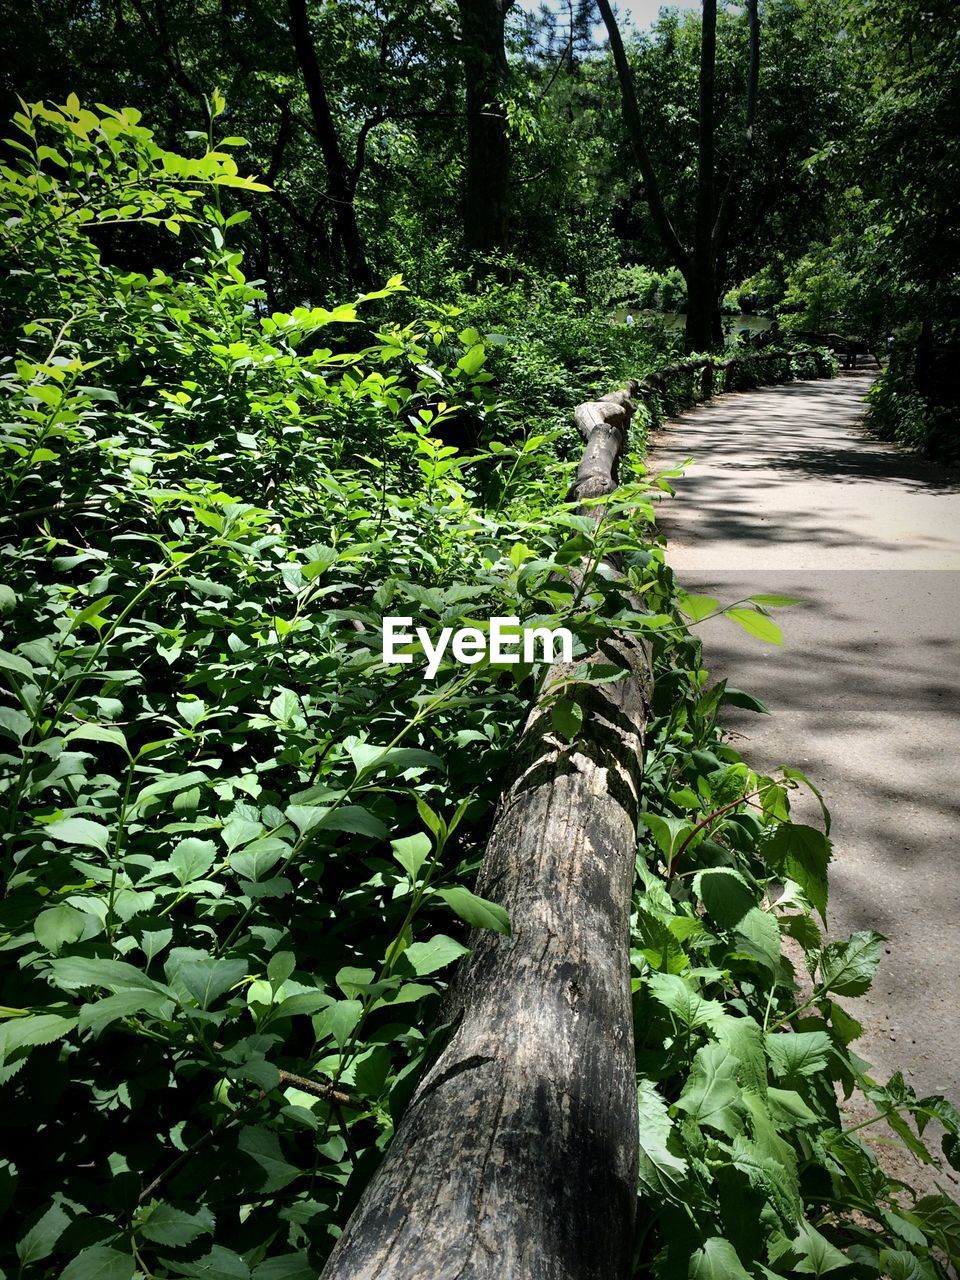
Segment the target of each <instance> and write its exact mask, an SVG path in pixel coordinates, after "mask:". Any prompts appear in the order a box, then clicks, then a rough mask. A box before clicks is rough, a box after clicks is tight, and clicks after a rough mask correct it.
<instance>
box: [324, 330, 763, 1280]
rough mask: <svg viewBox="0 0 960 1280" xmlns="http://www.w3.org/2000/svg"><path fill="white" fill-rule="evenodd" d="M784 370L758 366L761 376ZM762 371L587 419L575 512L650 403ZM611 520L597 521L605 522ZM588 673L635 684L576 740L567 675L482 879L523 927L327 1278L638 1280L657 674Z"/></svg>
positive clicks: (610, 692) (461, 1005) (480, 985)
mask: <svg viewBox="0 0 960 1280" xmlns="http://www.w3.org/2000/svg"><path fill="white" fill-rule="evenodd" d="M784 358H785V356H784V353H782V352H779V353H772V354H766V355H764V354H760V355H751V356H750V357H748V358H747V359H748V361H749V362H750V367H751V368H754V369H756V368H757V363H756V362H757V361H759V362H760V365H759V367H760V368H761V369H762V368H763V366H764V365H768V364H770V362H771V361H772V360H773V359H779V360H781V361H782V360H783V359H784ZM744 363H745V362H744V359H743V358H741V357H732V358H730V359H727V360H719V361H718V360H712V359H703V360H693V361H685V362H683V363H680V364H677V365H671V366H669V367H668V368H666V369H661V370H659V371H658V372H656V373H654V374H651V375H650V376H649V377H648V378H646V379H645V380H644V381H643V382H631V383H630V384H629V385H628V386H627V387H626V388H625V389H624V390H623V391H618V392H613V393H612V394H611V395H608V396H604V397H602V398H601V399H599V400H596V401H590V402H588V403H586V404H582V405H580V406H578V408H577V409H576V410H575V412H574V421H575V423H576V426H577V429H578V430H579V432H580V434H581V436H582V437H583V439H584V442H585V447H584V451H583V456H582V459H581V462H580V465H579V468H578V470H577V475H576V478H575V480H574V483H573V486H572V488H571V492H570V494H569V495H568V496H569V498H570V500H572V501H577V502H581V503H583V502H585V501H586V500H587V499H596V498H603V497H605V496H607V495H609V494H611V493H612V492H613V491H614V490H615V489H616V487H617V483H618V467H619V462H620V459H621V457H622V454H623V451H624V447H625V444H626V439H627V431H628V426H629V423H630V419H631V417H632V415H633V413H634V412H635V408H636V404H637V402H638V401H642V400H644V399H646V400H647V401H648V402H650V401H651V400H653V399H656V400H659V399H660V398H661V397H662V396H663V395H664V394H667V393H668V391H669V386H670V384H671V382H672V381H674V380H675V379H677V378H681V379H686V378H688V377H689V376H690V375H691V374H693V375H697V374H699V375H700V380H699V386H698V390H699V392H700V394H701V395H703V394H710V392H711V390H712V389H713V387H714V381H715V379H716V378H717V375H718V373H722V378H723V384H724V385H727V384H728V383H730V382H731V380H732V379H733V378H734V376H735V375H736V373H737V370H738V365H740V366H742V365H744ZM771 368H772V366H771ZM731 371H733V372H731ZM740 372H744V370H743V369H742V368H741V369H740ZM602 510H603V508H602V505H601V504H598V505H591V506H583V507H581V508H580V511H581V513H582V514H585V515H589V516H590V517H592V518H593V519H599V518H600V515H601V513H602ZM613 568H614V569H615V568H616V567H615V566H613ZM638 607H640V606H639V604H638ZM588 661H590V662H602V663H604V664H606V665H610V664H613V665H615V666H618V667H620V668H621V669H622V671H623V673H624V674H623V678H622V679H621V680H619V681H617V682H614V683H604V684H598V683H590V682H588V681H580V682H578V683H577V684H575V685H573V686H571V685H569V684H567V685H566V687H565V688H564V697H566V698H571V697H572V698H575V700H576V701H577V702H578V703H579V704H580V706H581V708H582V709H583V722H582V725H581V728H580V730H579V732H578V733H577V735H576V738H575V740H574V741H573V742H567V741H566V740H564V739H563V738H561V737H560V736H559V735H558V734H557V733H556V731H555V729H554V727H553V724H552V721H551V716H550V700H551V697H552V696H553V695H554V694H555V692H556V688H557V684H558V682H560V681H569V680H570V677H571V675H572V674H573V673H572V671H571V668H570V667H568V666H565V665H564V664H562V663H558V664H555V665H554V666H553V667H552V668H551V669H550V671H549V673H548V675H547V679H546V681H545V683H544V686H543V690H542V693H541V695H540V698H539V699H538V702H537V704H536V705H535V707H534V709H533V711H532V712H531V714H530V717H529V719H528V720H527V723H526V725H525V726H524V729H523V732H522V735H521V738H520V742H519V745H518V749H517V751H516V754H515V759H514V764H513V768H512V771H511V774H510V776H509V778H508V782H507V786H506V789H505V791H504V793H503V795H502V797H501V800H500V803H499V806H498V810H497V814H496V816H495V820H494V825H493V831H492V834H491V836H490V841H489V844H488V846H487V850H486V854H485V857H484V860H483V866H482V868H481V871H480V875H479V878H478V882H477V889H478V892H479V893H481V894H482V895H483V896H484V897H487V898H491V899H493V900H494V901H496V902H499V903H500V904H501V905H502V906H503V907H505V908H506V909H507V911H508V912H509V914H510V918H511V922H512V927H513V933H512V936H510V937H505V936H503V935H501V934H495V933H489V932H474V933H473V935H472V936H471V939H470V943H471V947H472V951H471V954H470V955H469V956H468V957H467V958H466V959H465V960H464V962H463V964H462V967H461V969H460V970H459V972H458V975H457V979H456V982H455V984H454V987H453V988H452V990H451V992H450V993H449V995H448V1003H447V1009H446V1011H445V1018H444V1020H445V1022H446V1023H448V1024H449V1026H450V1035H449V1039H448V1041H447V1043H446V1046H445V1048H444V1049H443V1051H442V1052H441V1053H440V1055H439V1057H438V1058H437V1059H436V1061H435V1062H434V1063H433V1065H432V1066H431V1067H430V1068H429V1069H428V1071H427V1072H426V1074H425V1075H424V1077H423V1079H422V1080H421V1081H420V1084H419V1086H418V1088H417V1091H416V1093H415V1094H414V1096H413V1099H412V1101H411V1102H410V1105H409V1107H408V1109H407V1111H406V1113H405V1114H404V1116H403V1118H402V1119H401V1120H400V1123H399V1125H398V1127H397V1131H396V1134H395V1136H394V1139H393V1141H392V1143H391V1145H390V1147H389V1149H388V1150H387V1153H386V1155H385V1156H384V1159H383V1162H382V1164H381V1165H380V1167H379V1168H378V1170H377V1171H376V1173H375V1174H374V1175H373V1178H372V1179H371V1181H370V1183H369V1184H368V1186H367V1188H366V1190H365V1192H364V1194H363V1196H362V1198H361V1199H360V1202H359V1204H358V1205H357V1207H356V1209H355V1210H354V1212H353V1215H352V1216H351V1218H350V1221H349V1222H348V1223H347V1226H346V1228H345V1230H344V1232H343V1235H342V1236H341V1238H340V1240H339V1241H338V1243H337V1245H336V1247H335V1248H334V1251H333V1253H332V1254H331V1256H330V1258H329V1260H328V1262H327V1264H326V1266H325V1268H324V1270H323V1273H322V1280H453V1278H454V1277H458V1276H460V1277H464V1280H466V1278H467V1277H469V1278H470V1280H624V1278H625V1277H626V1276H628V1275H629V1274H630V1265H631V1248H632V1238H633V1224H634V1216H635V1211H636V1200H637V1196H636V1180H637V1162H638V1121H637V1094H636V1069H635V1061H634V1047H633V1019H632V1012H631V999H630V969H629V954H630V911H631V898H632V889H633V878H634V860H635V857H636V847H637V815H638V811H639V789H640V780H641V773H642V765H643V747H644V735H645V731H646V723H647V717H648V713H649V707H650V699H651V696H652V672H651V669H650V663H649V654H648V651H647V649H646V646H645V645H644V644H643V643H642V642H640V641H639V640H638V639H636V637H633V636H628V635H619V636H617V637H613V638H610V639H607V640H605V641H603V642H602V644H601V645H600V647H599V648H598V650H597V651H596V652H595V653H594V654H593V655H592V656H591V657H590V658H589V659H588Z"/></svg>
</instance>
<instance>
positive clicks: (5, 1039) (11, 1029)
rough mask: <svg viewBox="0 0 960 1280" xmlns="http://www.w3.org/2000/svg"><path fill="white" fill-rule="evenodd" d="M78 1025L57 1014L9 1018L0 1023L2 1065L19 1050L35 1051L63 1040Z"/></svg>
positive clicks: (0, 1059) (0, 1056)
mask: <svg viewBox="0 0 960 1280" xmlns="http://www.w3.org/2000/svg"><path fill="white" fill-rule="evenodd" d="M76 1025H77V1024H76V1023H75V1022H74V1020H73V1019H72V1018H61V1017H60V1016H59V1015H58V1014H55V1013H37V1014H30V1015H28V1016H27V1017H25V1018H8V1019H7V1020H6V1021H4V1022H2V1023H0V1063H4V1062H6V1061H8V1060H9V1059H10V1058H12V1057H13V1055H14V1054H15V1053H16V1052H17V1051H18V1050H19V1049H33V1048H34V1047H36V1046H37V1045H41V1044H52V1043H53V1042H54V1040H62V1039H63V1037H64V1036H65V1035H66V1034H67V1032H68V1031H72V1030H73V1028H74V1027H75V1026H76Z"/></svg>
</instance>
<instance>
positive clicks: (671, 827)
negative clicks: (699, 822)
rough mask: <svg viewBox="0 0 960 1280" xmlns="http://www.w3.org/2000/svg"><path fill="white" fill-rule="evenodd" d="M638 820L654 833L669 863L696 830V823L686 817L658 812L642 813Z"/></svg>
mask: <svg viewBox="0 0 960 1280" xmlns="http://www.w3.org/2000/svg"><path fill="white" fill-rule="evenodd" d="M637 821H638V822H640V823H642V824H643V826H645V827H646V828H647V830H648V831H649V832H650V833H651V834H652V836H653V838H654V840H656V842H657V844H658V846H659V848H660V851H661V853H662V854H663V856H664V858H665V859H666V861H667V862H668V863H670V862H672V861H673V857H674V855H675V854H676V852H677V850H678V849H679V848H680V846H681V845H682V844H683V842H684V840H685V839H686V838H687V836H689V835H690V834H691V833H692V832H693V830H694V824H693V823H692V822H689V821H688V820H687V819H686V818H674V817H672V816H670V815H661V814H658V813H641V814H639V815H638V817H637Z"/></svg>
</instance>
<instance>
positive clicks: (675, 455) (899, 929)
mask: <svg viewBox="0 0 960 1280" xmlns="http://www.w3.org/2000/svg"><path fill="white" fill-rule="evenodd" d="M869 381H870V379H869V376H868V375H864V374H856V373H854V374H850V375H846V376H841V377H840V378H837V379H835V380H833V381H822V382H798V383H791V384H788V385H786V386H782V387H774V388H768V389H764V390H761V391H754V392H745V393H738V394H734V395H726V396H722V397H720V398H718V399H716V400H714V401H712V402H711V403H709V404H706V405H702V406H700V407H698V408H696V409H693V410H690V411H689V412H687V413H685V414H683V415H681V416H680V417H678V418H677V419H675V420H674V421H673V422H671V423H670V424H668V426H667V427H666V428H665V429H664V430H663V431H662V432H660V433H658V434H657V436H656V437H655V439H654V442H653V448H652V449H651V455H650V456H651V462H652V465H653V466H654V467H655V468H657V469H660V468H663V467H666V466H668V465H671V464H673V463H675V462H677V461H681V460H683V459H685V458H687V457H692V458H694V460H695V461H694V464H693V465H692V466H691V467H690V468H689V470H688V472H687V474H686V476H685V477H684V478H683V479H681V480H679V481H677V482H676V488H677V496H676V498H675V499H673V500H668V501H666V502H664V503H663V504H662V505H661V511H660V520H661V524H662V526H663V528H664V530H665V532H666V534H667V537H668V559H669V562H670V564H671V565H672V566H673V568H674V570H675V571H676V573H677V576H678V578H679V580H680V582H681V584H682V585H683V586H684V587H685V588H686V589H687V590H688V591H694V592H702V593H704V594H708V595H712V596H716V597H718V598H720V599H721V600H722V601H723V602H724V603H732V602H733V601H735V600H738V599H741V598H743V597H745V596H748V595H750V594H752V593H754V592H761V591H762V592H778V593H784V594H787V595H791V596H796V597H798V598H799V599H800V600H801V601H802V603H801V604H799V605H795V606H793V607H792V608H790V609H787V610H781V611H778V616H777V620H778V622H779V623H780V624H781V626H782V628H783V631H784V637H785V644H784V647H783V648H782V649H780V648H777V647H774V646H769V645H765V644H762V643H761V642H759V641H757V640H755V639H752V638H751V637H749V636H747V635H746V634H745V633H743V632H742V631H740V629H739V628H738V627H736V626H735V625H734V624H733V623H731V622H729V621H728V620H725V619H715V620H711V621H709V622H706V623H703V624H701V627H702V635H703V640H704V649H705V654H706V658H707V662H708V665H709V666H710V668H711V671H712V674H713V675H714V676H715V677H721V676H726V677H727V678H728V680H729V683H730V684H731V685H735V686H737V687H738V688H742V689H747V690H749V691H750V692H751V693H753V694H755V695H756V696H758V697H760V698H762V699H763V701H764V702H765V703H766V704H767V706H768V707H769V708H770V711H771V713H772V714H771V715H769V716H756V715H752V714H751V713H749V712H741V711H737V710H734V709H731V710H730V711H729V712H728V714H727V717H726V724H727V726H728V728H729V729H730V730H732V731H733V732H735V733H737V734H742V735H743V737H744V739H745V740H743V741H739V742H738V743H737V746H738V749H740V750H742V751H743V753H744V755H745V757H746V758H747V759H748V760H749V761H750V763H751V764H753V765H754V766H755V767H757V768H760V769H765V770H766V769H771V768H775V767H776V766H777V765H779V764H781V763H787V764H792V765H795V766H797V767H799V768H801V769H803V770H804V772H805V773H807V774H808V775H809V776H810V777H811V778H812V779H813V780H814V782H816V783H818V784H819V785H820V786H821V787H822V789H823V791H824V793H825V797H826V799H827V803H828V804H829V805H830V807H831V809H832V811H833V817H834V825H833V831H832V837H833V840H834V861H833V867H832V880H831V902H830V912H829V933H830V936H831V937H844V936H846V935H847V934H849V933H850V932H852V931H853V930H855V929H865V928H873V929H878V930H879V931H880V932H881V933H883V934H885V935H886V936H887V938H888V942H887V944H886V948H885V950H886V954H885V956H884V962H883V964H882V966H881V968H880V971H879V974H878V976H877V979H876V981H875V983H874V987H873V989H872V991H871V992H870V993H869V994H868V995H866V996H864V997H863V998H861V999H860V1000H857V1001H854V1002H853V1004H852V1006H851V1011H852V1012H854V1013H855V1015H856V1016H857V1018H858V1019H859V1020H860V1021H861V1022H862V1023H864V1026H865V1034H864V1037H863V1039H862V1040H861V1041H859V1042H858V1044H857V1045H856V1046H855V1047H856V1048H857V1051H858V1052H859V1053H860V1054H861V1056H862V1057H864V1058H866V1059H867V1060H868V1061H869V1062H870V1063H872V1064H873V1066H874V1068H875V1073H876V1075H877V1076H878V1077H879V1078H881V1079H886V1078H887V1077H888V1076H889V1075H890V1074H891V1073H892V1072H893V1071H895V1070H898V1069H901V1070H903V1071H904V1074H905V1076H906V1079H907V1081H908V1082H909V1083H910V1084H911V1085H912V1086H913V1087H914V1088H915V1089H916V1090H917V1092H918V1093H919V1094H921V1095H922V1094H925V1093H944V1094H946V1096H947V1097H949V1098H951V1100H953V1101H954V1102H960V1014H958V1009H960V929H958V927H957V922H958V918H960V866H958V862H960V794H958V787H957V773H958V765H960V475H958V474H957V473H949V472H947V471H945V470H944V468H942V467H939V466H934V465H932V464H929V463H926V462H923V461H921V460H918V459H916V458H913V457H912V456H910V455H909V454H907V453H905V452H903V451H901V450H899V449H897V448H895V447H893V446H890V445H887V444H882V443H880V442H878V441H876V440H873V439H871V438H870V437H869V436H868V435H867V434H866V432H865V430H864V428H863V426H862V415H863V402H862V397H863V395H864V393H865V392H866V390H867V388H868V386H869ZM796 812H797V813H798V815H799V817H800V818H801V819H802V820H806V821H811V822H812V821H815V815H816V813H817V810H816V807H815V806H810V805H807V804H806V803H801V804H800V805H799V807H797V809H796ZM891 1160H893V1161H894V1163H895V1164H896V1166H897V1171H898V1172H900V1174H901V1176H905V1178H906V1180H911V1178H910V1177H906V1175H907V1174H909V1173H911V1172H912V1180H913V1181H914V1182H916V1183H917V1184H918V1185H922V1186H923V1187H924V1188H926V1186H927V1185H929V1184H928V1181H927V1179H926V1178H925V1177H924V1176H922V1175H920V1174H919V1173H918V1172H917V1170H916V1169H913V1168H912V1166H913V1161H912V1158H910V1157H906V1156H905V1154H904V1155H900V1154H894V1155H892V1156H891V1155H889V1154H888V1155H887V1156H886V1158H885V1163H888V1164H889V1163H890V1161H891ZM908 1166H910V1167H908ZM939 1176H941V1177H942V1176H943V1175H939Z"/></svg>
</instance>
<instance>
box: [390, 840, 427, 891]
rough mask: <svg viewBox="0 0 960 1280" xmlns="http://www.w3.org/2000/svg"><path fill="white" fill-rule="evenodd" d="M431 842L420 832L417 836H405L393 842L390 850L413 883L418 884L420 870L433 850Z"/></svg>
mask: <svg viewBox="0 0 960 1280" xmlns="http://www.w3.org/2000/svg"><path fill="white" fill-rule="evenodd" d="M431 847H432V845H431V841H430V837H429V836H428V835H425V834H424V832H422V831H418V832H417V834H416V835H413V836H404V837H403V838H402V839H400V840H391V841H390V848H391V849H392V850H393V856H394V857H395V858H396V860H397V861H398V862H399V863H400V865H401V867H403V869H404V871H406V873H407V875H408V876H409V877H410V880H411V882H413V883H414V884H415V883H416V880H417V876H418V875H419V874H420V868H421V867H422V866H423V864H424V862H426V860H427V858H428V856H429V854H430V849H431Z"/></svg>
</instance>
